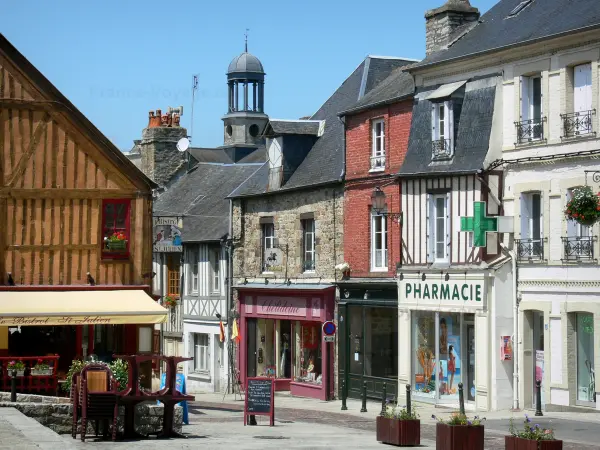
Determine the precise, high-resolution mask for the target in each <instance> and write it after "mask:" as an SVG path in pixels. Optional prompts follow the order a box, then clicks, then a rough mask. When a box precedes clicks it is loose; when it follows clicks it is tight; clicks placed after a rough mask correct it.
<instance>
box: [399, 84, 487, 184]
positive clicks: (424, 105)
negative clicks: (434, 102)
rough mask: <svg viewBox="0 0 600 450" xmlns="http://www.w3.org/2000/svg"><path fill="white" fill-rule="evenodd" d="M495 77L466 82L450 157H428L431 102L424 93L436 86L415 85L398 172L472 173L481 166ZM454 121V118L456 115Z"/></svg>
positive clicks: (418, 173)
mask: <svg viewBox="0 0 600 450" xmlns="http://www.w3.org/2000/svg"><path fill="white" fill-rule="evenodd" d="M497 80H498V78H497V77H495V76H494V77H489V78H485V79H481V80H477V81H470V82H468V83H467V84H466V87H465V94H464V98H463V101H462V108H461V110H460V114H459V117H458V126H457V131H456V133H455V147H454V156H453V158H452V159H451V160H449V161H432V160H431V156H432V140H431V102H430V101H429V100H424V97H426V96H427V95H428V94H429V93H431V92H433V91H434V90H435V89H436V88H438V87H439V86H428V87H426V88H419V89H417V92H416V94H415V104H414V106H413V115H412V121H411V126H410V137H409V140H408V150H407V153H406V157H405V159H404V163H403V164H402V166H401V168H400V171H399V172H398V173H399V174H400V175H404V176H407V175H428V174H431V175H432V174H438V173H448V172H453V173H474V172H476V171H477V170H479V169H482V168H483V163H484V160H485V157H486V155H487V153H488V149H489V143H490V133H491V131H492V117H493V113H494V101H495V98H496V82H497ZM455 113H456V110H455ZM454 121H455V122H456V121H457V118H456V116H455V118H454Z"/></svg>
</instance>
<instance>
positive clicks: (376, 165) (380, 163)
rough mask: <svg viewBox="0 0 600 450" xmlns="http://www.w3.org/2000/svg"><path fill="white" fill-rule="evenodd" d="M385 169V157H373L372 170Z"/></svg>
mask: <svg viewBox="0 0 600 450" xmlns="http://www.w3.org/2000/svg"><path fill="white" fill-rule="evenodd" d="M384 168H385V155H379V156H371V170H381V169H384Z"/></svg>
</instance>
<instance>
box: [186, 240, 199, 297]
mask: <svg viewBox="0 0 600 450" xmlns="http://www.w3.org/2000/svg"><path fill="white" fill-rule="evenodd" d="M198 264H199V255H198V248H197V247H191V248H189V249H188V280H189V292H190V293H191V294H197V293H198V287H199V279H198Z"/></svg>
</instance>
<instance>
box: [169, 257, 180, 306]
mask: <svg viewBox="0 0 600 450" xmlns="http://www.w3.org/2000/svg"><path fill="white" fill-rule="evenodd" d="M180 266H181V261H180V256H179V254H178V253H173V254H169V255H167V295H168V296H169V297H179V283H180V281H181V275H180V273H179V269H180Z"/></svg>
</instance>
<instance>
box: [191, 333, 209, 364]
mask: <svg viewBox="0 0 600 450" xmlns="http://www.w3.org/2000/svg"><path fill="white" fill-rule="evenodd" d="M193 345H194V353H193V356H194V372H203V373H206V372H209V370H210V367H209V358H210V350H209V336H208V334H204V333H193Z"/></svg>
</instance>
